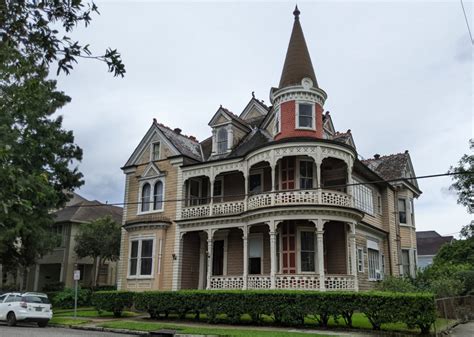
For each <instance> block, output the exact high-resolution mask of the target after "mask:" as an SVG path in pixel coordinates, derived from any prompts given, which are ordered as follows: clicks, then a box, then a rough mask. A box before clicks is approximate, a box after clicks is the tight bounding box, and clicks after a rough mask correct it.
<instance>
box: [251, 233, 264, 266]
mask: <svg viewBox="0 0 474 337" xmlns="http://www.w3.org/2000/svg"><path fill="white" fill-rule="evenodd" d="M248 246H249V247H248V248H249V274H261V273H262V260H263V237H262V236H261V235H249V238H248Z"/></svg>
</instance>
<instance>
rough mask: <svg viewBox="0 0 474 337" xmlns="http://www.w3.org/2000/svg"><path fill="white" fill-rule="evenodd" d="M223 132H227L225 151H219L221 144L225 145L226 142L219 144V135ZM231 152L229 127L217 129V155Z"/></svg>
mask: <svg viewBox="0 0 474 337" xmlns="http://www.w3.org/2000/svg"><path fill="white" fill-rule="evenodd" d="M221 130H224V131H225V144H226V146H225V149H224V151H219V150H220V149H219V143H224V141H221V142H219V133H220V132H221ZM228 151H229V130H228V129H227V126H221V127H219V128H217V132H216V153H217V154H223V153H227V152H228Z"/></svg>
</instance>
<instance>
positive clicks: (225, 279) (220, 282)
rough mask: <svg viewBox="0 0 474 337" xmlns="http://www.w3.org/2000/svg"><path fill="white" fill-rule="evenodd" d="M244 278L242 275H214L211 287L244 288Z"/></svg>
mask: <svg viewBox="0 0 474 337" xmlns="http://www.w3.org/2000/svg"><path fill="white" fill-rule="evenodd" d="M243 286H244V279H243V277H242V276H212V277H211V289H242V288H243Z"/></svg>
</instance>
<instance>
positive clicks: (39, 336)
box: [0, 323, 135, 337]
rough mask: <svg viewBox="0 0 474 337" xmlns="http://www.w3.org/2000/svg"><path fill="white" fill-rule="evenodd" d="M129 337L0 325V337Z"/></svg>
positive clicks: (60, 329) (28, 326)
mask: <svg viewBox="0 0 474 337" xmlns="http://www.w3.org/2000/svg"><path fill="white" fill-rule="evenodd" d="M76 336H77V337H82V336H89V337H91V336H97V337H117V336H119V337H127V336H128V337H131V336H134V337H135V335H124V334H116V333H111V332H97V331H84V330H75V329H62V328H51V327H46V328H39V327H38V326H37V325H36V324H26V323H25V324H19V325H17V326H15V327H9V326H7V325H5V324H3V323H0V337H76Z"/></svg>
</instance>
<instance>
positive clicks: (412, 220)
mask: <svg viewBox="0 0 474 337" xmlns="http://www.w3.org/2000/svg"><path fill="white" fill-rule="evenodd" d="M410 220H411V225H412V226H415V205H414V203H413V199H410Z"/></svg>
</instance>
